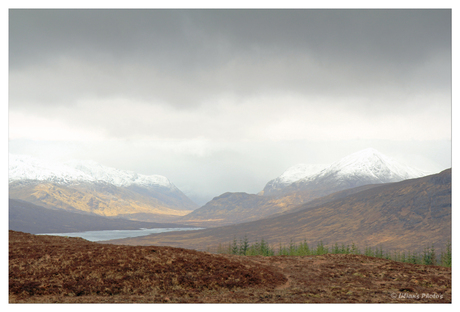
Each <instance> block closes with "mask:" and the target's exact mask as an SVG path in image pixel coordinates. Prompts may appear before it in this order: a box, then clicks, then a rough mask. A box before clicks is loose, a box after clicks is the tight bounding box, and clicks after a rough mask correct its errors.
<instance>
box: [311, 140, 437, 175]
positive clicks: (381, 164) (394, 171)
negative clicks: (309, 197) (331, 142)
mask: <svg viewBox="0 0 460 312" xmlns="http://www.w3.org/2000/svg"><path fill="white" fill-rule="evenodd" d="M427 174H429V173H428V172H424V171H422V170H419V169H415V168H412V167H409V166H406V165H403V164H401V163H399V162H397V161H396V160H394V159H392V158H390V157H387V156H385V155H384V154H382V153H380V152H379V151H377V150H375V149H373V148H367V149H364V150H361V151H359V152H356V153H353V154H351V155H348V156H346V157H344V158H342V159H340V160H338V161H336V162H334V163H333V164H331V165H330V166H329V167H328V168H326V169H324V170H322V171H321V172H319V173H318V174H316V175H314V176H309V177H306V178H304V180H313V179H317V178H322V177H326V176H330V175H335V176H336V178H338V179H340V178H342V177H350V176H363V177H365V176H366V177H369V178H372V179H375V180H376V181H379V182H380V183H387V182H398V181H402V180H406V179H413V178H419V177H422V176H425V175H427Z"/></svg>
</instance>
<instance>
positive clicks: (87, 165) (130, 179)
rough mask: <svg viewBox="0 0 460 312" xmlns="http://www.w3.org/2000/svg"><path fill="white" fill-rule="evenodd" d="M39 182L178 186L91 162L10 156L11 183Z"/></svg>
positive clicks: (162, 178) (165, 180) (155, 178)
mask: <svg viewBox="0 0 460 312" xmlns="http://www.w3.org/2000/svg"><path fill="white" fill-rule="evenodd" d="M17 180H38V181H51V182H56V183H72V182H105V183H109V184H113V185H116V186H130V185H139V186H145V187H148V186H160V187H167V188H170V189H175V188H176V187H175V186H174V185H173V184H172V183H171V182H170V181H169V180H168V179H167V178H166V177H164V176H160V175H142V174H137V173H135V172H133V171H127V170H119V169H116V168H112V167H106V166H102V165H100V164H98V163H97V162H95V161H92V160H85V161H82V160H71V161H67V162H65V163H54V162H53V163H52V162H47V161H44V160H41V159H37V158H33V157H30V156H26V155H12V154H10V155H9V181H17Z"/></svg>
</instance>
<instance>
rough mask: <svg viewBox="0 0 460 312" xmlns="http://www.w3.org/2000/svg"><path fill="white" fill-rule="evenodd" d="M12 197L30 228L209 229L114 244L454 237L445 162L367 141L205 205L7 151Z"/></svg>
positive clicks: (134, 178) (18, 221) (416, 244)
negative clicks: (432, 165)
mask: <svg viewBox="0 0 460 312" xmlns="http://www.w3.org/2000/svg"><path fill="white" fill-rule="evenodd" d="M9 197H10V219H9V224H10V230H18V231H23V232H28V233H59V232H73V231H74V232H79V231H87V230H98V229H99V230H102V229H116V230H122V229H132V228H133V227H134V228H136V227H137V228H154V227H160V228H161V227H177V228H180V227H201V228H206V229H204V230H195V231H181V232H169V233H159V234H152V235H149V236H145V237H136V238H127V239H121V240H116V241H111V243H117V244H130V245H163V246H174V247H182V248H192V249H198V250H216V249H217V248H218V246H219V245H222V244H228V243H230V242H232V241H233V240H235V239H237V240H241V239H243V238H245V237H246V238H247V239H248V240H249V241H256V240H261V239H264V240H266V241H268V242H269V243H270V244H274V245H278V244H288V243H289V242H291V241H293V242H296V243H298V242H301V241H307V242H308V243H309V244H313V245H314V244H317V243H318V242H320V241H322V242H324V243H326V244H335V243H338V244H341V243H343V244H352V243H354V244H356V245H357V246H359V247H360V248H365V247H376V246H380V247H383V248H386V249H390V250H403V249H405V250H407V249H410V250H413V251H421V250H422V249H423V248H425V247H427V246H432V245H433V246H434V247H435V248H436V249H437V250H440V249H442V248H443V247H444V246H445V244H446V243H447V242H449V241H450V240H451V226H452V224H451V170H450V169H447V170H444V171H442V172H440V173H437V174H431V175H428V174H427V173H426V172H423V171H421V170H418V169H415V168H411V167H409V166H406V165H403V164H400V163H398V162H397V161H395V160H393V159H391V158H389V157H387V156H385V155H383V154H381V153H380V152H378V151H377V150H375V149H371V148H369V149H365V150H362V151H359V152H356V153H354V154H351V155H349V156H347V157H344V158H342V159H340V160H338V161H336V162H335V163H333V164H330V165H324V164H321V165H306V164H298V165H295V166H293V167H291V168H288V169H287V170H286V171H285V172H284V173H283V174H282V175H281V176H279V177H278V178H276V179H273V180H271V181H269V182H268V183H267V184H266V186H265V187H264V189H263V190H261V191H260V193H259V194H248V193H224V194H221V195H219V196H217V197H215V198H214V199H212V200H211V201H209V202H208V203H207V204H205V205H204V206H202V207H198V206H197V205H196V204H194V203H193V202H192V201H191V200H190V199H189V198H188V197H187V196H186V195H185V194H184V193H182V192H181V191H180V190H179V189H178V188H177V187H176V186H174V184H173V183H172V182H171V181H169V180H168V179H167V178H166V177H163V176H158V175H152V176H146V175H142V174H137V173H134V172H130V171H123V170H119V169H115V168H110V167H105V166H102V165H99V164H97V163H95V162H93V161H76V160H74V161H68V162H66V163H60V164H57V163H47V162H44V161H41V160H38V159H34V158H32V157H29V156H18V155H10V164H9ZM45 216H46V217H45Z"/></svg>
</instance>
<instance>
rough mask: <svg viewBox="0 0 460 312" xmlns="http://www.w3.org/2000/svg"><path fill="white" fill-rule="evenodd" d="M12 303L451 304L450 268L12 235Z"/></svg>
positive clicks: (345, 257)
mask: <svg viewBox="0 0 460 312" xmlns="http://www.w3.org/2000/svg"><path fill="white" fill-rule="evenodd" d="M395 294H396V297H395ZM399 294H404V295H407V294H409V295H412V296H415V295H417V294H418V295H419V297H421V296H422V295H423V294H436V295H438V297H439V296H442V298H419V299H402V298H400V297H398V296H400V295H399ZM393 297H395V298H393ZM9 302H10V303H16V302H81V303H83V302H90V303H104V302H125V303H128V302H129V303H131V302H152V303H161V302H176V303H178V302H182V303H191V302H209V303H213V302H215V303H224V302H227V303H231V302H240V303H256V302H259V303H262V302H265V303H268V302H280V303H282V302H284V303H290V302H398V303H401V302H404V303H406V302H430V303H435V302H437V303H440V302H443V303H448V302H451V269H450V268H444V267H435V266H421V265H413V264H405V263H398V262H394V261H390V260H384V259H378V258H370V257H365V256H357V255H340V254H338V255H331V254H328V255H322V256H307V257H288V256H276V257H261V256H257V257H245V256H231V255H215V254H209V253H204V252H198V251H194V250H186V249H180V248H171V247H153V246H142V247H139V246H137V247H134V246H118V245H102V244H97V243H91V242H88V241H85V240H83V239H79V238H65V237H57V236H35V235H31V234H26V233H21V232H14V231H10V232H9Z"/></svg>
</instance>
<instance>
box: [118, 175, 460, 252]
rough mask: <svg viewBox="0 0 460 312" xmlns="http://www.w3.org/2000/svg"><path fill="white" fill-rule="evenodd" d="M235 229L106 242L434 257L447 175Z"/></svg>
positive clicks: (443, 238) (442, 235) (446, 224)
mask: <svg viewBox="0 0 460 312" xmlns="http://www.w3.org/2000/svg"><path fill="white" fill-rule="evenodd" d="M296 210H299V211H296V212H293V213H287V214H284V215H280V216H276V217H272V218H267V219H263V220H258V221H254V222H248V223H243V224H238V225H232V226H225V227H220V228H211V229H206V230H199V231H193V232H180V233H179V232H169V233H160V234H154V235H149V236H145V237H138V238H129V239H123V240H116V241H112V242H114V243H118V244H129V245H169V246H176V247H183V248H194V249H201V250H206V248H211V250H212V248H216V247H217V246H218V245H219V244H221V243H222V244H226V243H228V242H231V241H233V239H234V238H237V239H240V238H243V237H244V236H247V238H248V239H249V241H250V242H251V241H254V240H260V239H262V238H263V239H265V240H266V241H268V242H269V243H271V244H275V245H278V244H279V243H284V244H288V243H289V242H290V240H291V239H292V240H293V241H294V242H300V241H303V240H304V239H305V240H306V241H307V242H308V243H309V244H316V243H317V242H319V241H323V242H324V243H325V244H334V243H339V244H341V243H344V244H351V243H352V242H354V243H355V244H356V245H357V246H358V247H360V248H362V249H363V248H365V247H374V246H382V247H383V248H384V249H386V250H395V251H397V250H411V251H422V250H423V248H425V247H427V246H431V245H432V244H434V246H435V248H436V249H437V250H438V251H439V250H440V249H441V248H443V247H444V246H445V244H446V242H447V241H450V239H451V225H452V223H451V170H450V169H449V170H445V171H443V172H441V173H439V174H436V175H432V176H427V177H423V178H418V179H412V180H406V181H402V182H398V183H391V184H384V185H380V186H377V187H373V188H370V189H366V190H364V191H361V192H358V193H355V194H351V195H349V196H347V197H344V198H340V199H337V200H333V201H330V202H327V203H325V204H322V205H317V206H314V207H310V206H308V204H306V205H305V206H304V207H303V209H302V207H298V208H296Z"/></svg>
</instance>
